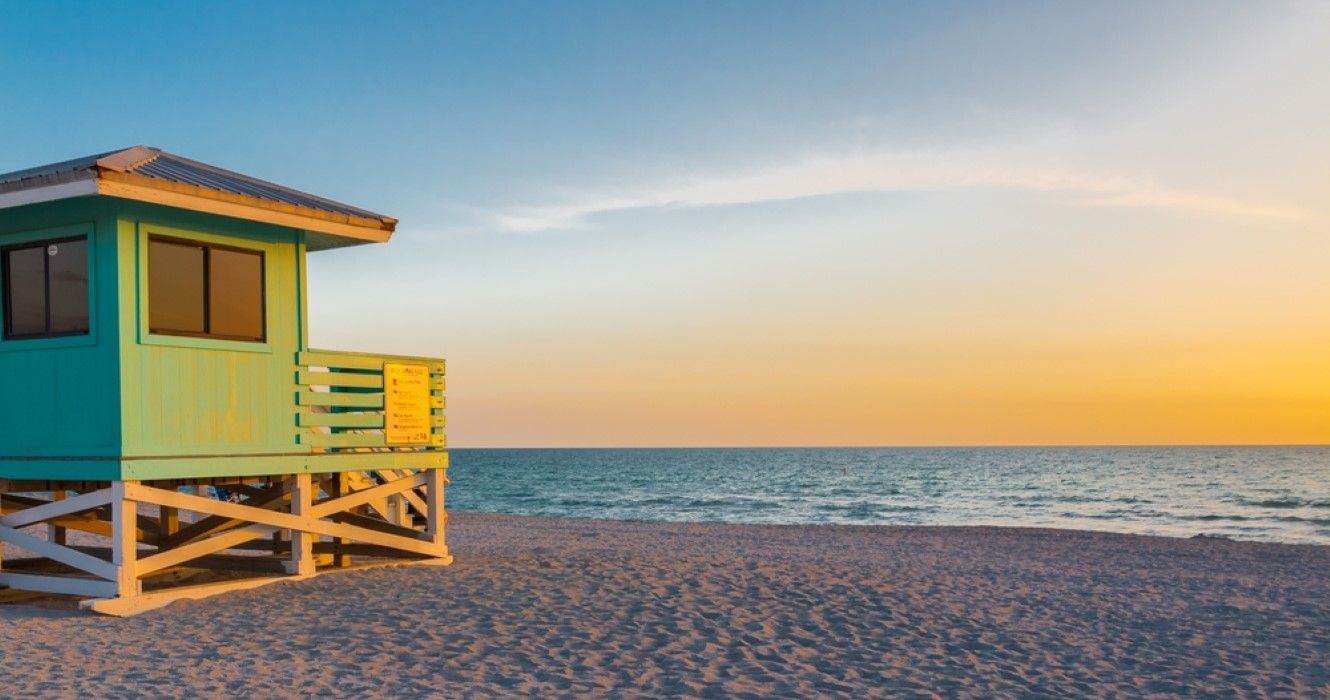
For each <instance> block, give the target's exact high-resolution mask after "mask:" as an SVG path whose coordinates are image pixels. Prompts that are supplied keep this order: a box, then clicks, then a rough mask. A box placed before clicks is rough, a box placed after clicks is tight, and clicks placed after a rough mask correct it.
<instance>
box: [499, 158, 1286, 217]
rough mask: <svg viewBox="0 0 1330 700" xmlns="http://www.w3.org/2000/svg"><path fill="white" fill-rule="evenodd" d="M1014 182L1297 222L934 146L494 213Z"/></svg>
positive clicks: (1140, 182)
mask: <svg viewBox="0 0 1330 700" xmlns="http://www.w3.org/2000/svg"><path fill="white" fill-rule="evenodd" d="M961 190H1014V191H1027V192H1041V193H1047V194H1052V195H1057V196H1061V197H1064V198H1066V199H1068V200H1069V201H1071V202H1072V203H1075V204H1079V205H1083V206H1101V207H1148V208H1157V209H1169V210H1175V211H1183V212H1188V213H1193V214H1202V215H1208V216H1217V217H1223V218H1257V219H1282V220H1297V219H1299V218H1302V216H1303V215H1302V212H1301V211H1299V210H1298V209H1296V208H1293V207H1290V206H1286V205H1281V204H1274V203H1267V202H1259V201H1253V200H1247V199H1241V198H1232V197H1223V196H1215V195H1209V194H1204V193H1199V192H1190V191H1184V190H1179V189H1173V188H1168V187H1164V186H1161V185H1159V184H1158V183H1157V182H1155V181H1154V179H1152V178H1142V177H1129V176H1122V175H1113V174H1103V173H1092V172H1079V171H1073V170H1065V169H1059V168H1051V167H1043V166H1038V165H1028V164H1022V163H1019V162H1012V161H1002V160H999V159H984V158H975V157H957V156H946V155H937V154H903V155H902V154H897V155H852V156H841V157H818V158H808V159H805V160H801V161H797V162H793V163H789V164H785V165H778V166H775V167H770V168H766V169H763V170H757V171H752V172H748V173H740V174H732V175H718V176H704V177H695V178H691V179H688V180H684V181H682V182H677V183H674V184H670V185H665V186H659V187H655V188H649V189H639V190H626V189H625V190H621V191H615V192H610V191H605V192H595V193H587V194H584V195H582V196H580V197H577V198H570V199H569V200H567V201H565V202H562V203H555V204H548V205H538V206H525V207H516V208H512V209H508V210H505V211H501V212H497V213H494V214H492V218H493V221H494V223H495V224H496V225H497V226H498V227H499V228H501V229H503V230H506V231H513V232H539V231H548V230H558V229H570V228H582V227H586V226H587V225H589V223H590V220H591V219H593V218H594V217H596V216H597V215H600V214H607V213H612V212H623V211H631V210H638V209H653V208H696V207H709V206H732V205H751V204H761V203H764V202H780V201H788V200H794V199H804V198H810V197H824V196H829V195H837V194H852V193H869V192H883V193H886V192H939V191H961Z"/></svg>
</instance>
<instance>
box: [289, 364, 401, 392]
mask: <svg viewBox="0 0 1330 700" xmlns="http://www.w3.org/2000/svg"><path fill="white" fill-rule="evenodd" d="M296 384H300V385H302V386H337V387H351V388H358V389H382V388H383V375H382V374H350V373H347V372H311V371H309V370H306V369H302V370H300V371H298V372H296Z"/></svg>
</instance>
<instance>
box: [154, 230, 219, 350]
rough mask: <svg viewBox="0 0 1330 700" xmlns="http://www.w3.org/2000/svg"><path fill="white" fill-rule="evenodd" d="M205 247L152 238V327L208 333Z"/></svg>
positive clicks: (171, 331)
mask: <svg viewBox="0 0 1330 700" xmlns="http://www.w3.org/2000/svg"><path fill="white" fill-rule="evenodd" d="M203 256H204V249H203V246H197V245H187V244H183V243H176V242H175V241H159V240H155V239H153V240H149V241H148V330H149V331H151V332H153V333H206V332H207V325H206V323H205V321H204V310H203V284H204V279H203V270H204V260H203Z"/></svg>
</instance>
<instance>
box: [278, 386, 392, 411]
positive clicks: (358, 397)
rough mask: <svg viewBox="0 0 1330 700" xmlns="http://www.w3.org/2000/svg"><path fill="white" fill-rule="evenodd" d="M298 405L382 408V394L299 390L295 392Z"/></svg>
mask: <svg viewBox="0 0 1330 700" xmlns="http://www.w3.org/2000/svg"><path fill="white" fill-rule="evenodd" d="M296 403H297V404H298V405H300V406H345V407H347V408H383V394H369V393H366V394H359V393H351V392H339V393H336V394H334V393H332V392H329V391H309V390H301V391H299V392H297V393H296Z"/></svg>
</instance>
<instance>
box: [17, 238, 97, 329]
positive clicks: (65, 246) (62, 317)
mask: <svg viewBox="0 0 1330 700" xmlns="http://www.w3.org/2000/svg"><path fill="white" fill-rule="evenodd" d="M0 277H3V279H4V289H3V290H2V291H3V295H4V337H5V340H22V339H28V338H50V337H56V336H65V335H87V333H88V239H87V238H65V239H61V240H50V241H37V242H33V243H23V244H21V245H16V246H10V247H7V248H0Z"/></svg>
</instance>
